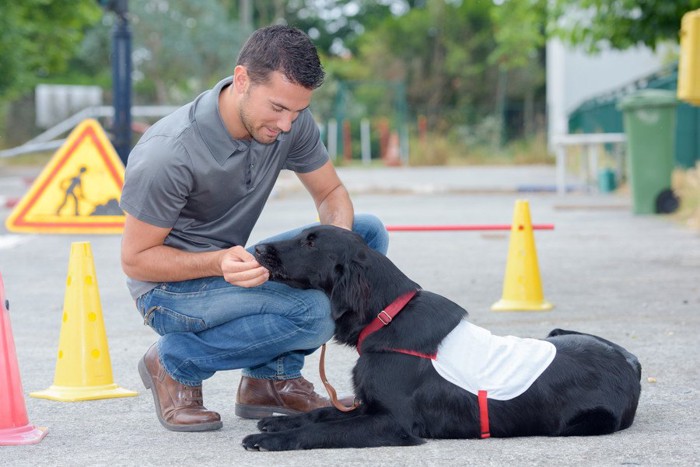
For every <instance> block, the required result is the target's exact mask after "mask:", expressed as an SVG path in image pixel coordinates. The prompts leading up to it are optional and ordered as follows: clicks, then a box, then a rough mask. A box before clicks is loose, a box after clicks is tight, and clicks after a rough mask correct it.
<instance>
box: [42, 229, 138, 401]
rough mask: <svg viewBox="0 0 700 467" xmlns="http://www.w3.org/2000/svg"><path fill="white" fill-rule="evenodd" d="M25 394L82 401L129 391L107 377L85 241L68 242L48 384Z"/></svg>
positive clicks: (109, 372) (97, 300) (124, 394)
mask: <svg viewBox="0 0 700 467" xmlns="http://www.w3.org/2000/svg"><path fill="white" fill-rule="evenodd" d="M29 395H30V396H31V397H36V398H40V399H50V400H56V401H83V400H94V399H110V398H115V397H131V396H136V395H137V393H136V392H134V391H129V390H126V389H122V388H120V387H119V386H117V385H116V384H114V380H113V378H112V362H111V360H110V357H109V346H108V344H107V333H106V332H105V327H104V320H103V319H102V305H101V303H100V295H99V290H98V287H97V277H96V274H95V264H94V261H93V257H92V250H91V248H90V243H89V242H73V243H72V244H71V253H70V260H69V263H68V277H67V279H66V295H65V299H64V301H63V315H62V324H61V334H60V337H59V343H58V358H57V360H56V372H55V375H54V380H53V384H52V385H51V386H50V387H49V388H48V389H46V390H43V391H37V392H32V393H30V394H29Z"/></svg>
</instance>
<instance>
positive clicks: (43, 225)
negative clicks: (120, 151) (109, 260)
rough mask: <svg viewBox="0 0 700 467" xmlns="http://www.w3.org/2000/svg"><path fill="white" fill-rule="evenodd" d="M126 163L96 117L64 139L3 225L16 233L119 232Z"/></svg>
mask: <svg viewBox="0 0 700 467" xmlns="http://www.w3.org/2000/svg"><path fill="white" fill-rule="evenodd" d="M123 185H124V165H123V164H122V161H121V159H119V156H118V155H117V153H116V151H115V150H114V147H113V146H112V143H110V142H109V139H108V138H107V135H106V134H105V132H104V130H103V129H102V127H101V126H100V124H99V123H98V122H97V121H96V120H92V119H89V120H85V121H83V122H82V123H80V124H79V125H78V126H77V127H75V129H74V130H73V131H72V132H71V134H70V135H69V136H68V138H67V139H66V142H65V143H64V144H63V146H61V147H60V148H59V149H58V151H57V152H56V154H54V156H53V157H52V158H51V160H50V161H49V163H48V164H47V165H46V167H44V170H43V171H42V172H41V173H40V174H39V176H38V177H37V179H36V180H35V181H34V183H33V184H32V186H31V188H30V189H29V191H28V192H27V194H26V195H24V197H23V198H22V199H21V200H20V201H19V203H17V205H16V206H15V209H14V210H13V211H12V213H11V214H10V216H9V217H8V218H7V221H6V222H5V225H6V227H7V230H9V231H12V232H33V233H95V234H100V233H104V234H110V233H121V232H122V230H123V228H124V213H123V212H122V210H121V209H120V208H119V198H120V197H121V191H122V186H123Z"/></svg>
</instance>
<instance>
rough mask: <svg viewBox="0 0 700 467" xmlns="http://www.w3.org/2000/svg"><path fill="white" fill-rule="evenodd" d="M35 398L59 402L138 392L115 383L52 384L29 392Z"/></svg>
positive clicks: (89, 399)
mask: <svg viewBox="0 0 700 467" xmlns="http://www.w3.org/2000/svg"><path fill="white" fill-rule="evenodd" d="M29 395H30V396H31V397H35V398H37V399H49V400H52V401H61V402H78V401H92V400H96V399H115V398H117V397H133V396H137V395H138V393H137V392H134V391H129V390H128V389H124V388H121V387H119V386H117V385H116V384H107V385H104V386H89V387H68V386H56V385H55V384H52V385H51V386H49V388H48V389H45V390H43V391H36V392H31V393H29Z"/></svg>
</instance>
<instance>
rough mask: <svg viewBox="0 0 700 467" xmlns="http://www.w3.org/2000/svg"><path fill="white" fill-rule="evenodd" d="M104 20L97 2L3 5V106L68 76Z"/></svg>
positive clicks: (37, 0) (2, 0)
mask: <svg viewBox="0 0 700 467" xmlns="http://www.w3.org/2000/svg"><path fill="white" fill-rule="evenodd" d="M100 15H101V12H100V8H99V6H98V4H97V2H95V1H94V0H22V1H12V0H0V70H2V72H1V73H0V100H2V99H8V98H10V97H11V96H13V95H17V94H19V93H22V92H25V91H27V90H30V89H32V88H33V86H34V85H35V84H36V82H37V81H38V80H39V79H42V78H46V77H49V76H51V75H53V74H59V73H63V72H65V71H66V68H67V66H68V62H69V60H70V59H71V58H72V57H73V56H74V54H75V52H76V49H77V48H78V47H79V45H80V43H81V41H82V39H83V35H84V32H85V30H86V29H87V28H88V27H89V26H90V25H92V24H95V23H96V22H97V21H99V18H100Z"/></svg>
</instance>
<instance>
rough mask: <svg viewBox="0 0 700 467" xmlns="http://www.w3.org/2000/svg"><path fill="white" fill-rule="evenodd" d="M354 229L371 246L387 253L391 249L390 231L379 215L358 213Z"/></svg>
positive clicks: (382, 252)
mask: <svg viewBox="0 0 700 467" xmlns="http://www.w3.org/2000/svg"><path fill="white" fill-rule="evenodd" d="M352 230H353V231H354V232H356V233H358V234H360V235H361V236H362V238H364V240H365V243H367V245H368V246H369V247H370V248H372V249H373V250H376V251H378V252H379V253H381V254H383V255H386V253H387V251H388V250H389V232H388V231H387V230H386V227H385V226H384V223H383V222H382V221H381V220H380V219H379V218H378V217H377V216H375V215H373V214H356V215H355V220H354V222H353V225H352Z"/></svg>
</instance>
